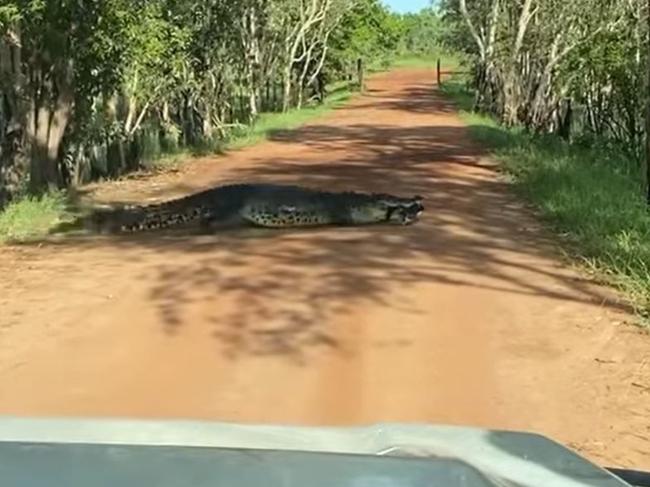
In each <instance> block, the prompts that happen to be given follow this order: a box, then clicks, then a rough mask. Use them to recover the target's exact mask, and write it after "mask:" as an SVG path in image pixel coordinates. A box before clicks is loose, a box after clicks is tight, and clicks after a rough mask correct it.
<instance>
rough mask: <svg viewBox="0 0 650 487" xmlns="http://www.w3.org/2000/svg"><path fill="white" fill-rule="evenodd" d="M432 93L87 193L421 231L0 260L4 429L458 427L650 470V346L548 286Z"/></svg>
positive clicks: (73, 245) (470, 147)
mask: <svg viewBox="0 0 650 487" xmlns="http://www.w3.org/2000/svg"><path fill="white" fill-rule="evenodd" d="M434 79H435V78H434V75H433V73H432V72H430V71H422V70H402V71H395V72H392V73H389V74H382V75H378V76H375V77H373V78H372V79H371V80H370V81H369V91H368V92H367V93H366V94H365V95H364V96H360V97H357V98H355V99H354V100H353V101H352V102H351V103H350V104H349V105H348V106H346V107H345V108H342V109H339V110H335V111H334V112H332V113H330V114H329V115H327V116H325V117H323V118H320V119H318V120H316V121H314V122H313V123H311V124H309V125H307V126H305V127H303V128H302V129H300V130H296V131H292V132H284V133H278V134H275V135H274V136H273V137H272V138H271V140H270V141H268V142H265V143H262V144H259V145H257V146H255V147H251V148H247V149H244V150H240V151H237V152H233V153H230V154H228V155H227V156H225V157H214V158H204V159H199V160H196V161H192V162H189V163H187V164H185V165H183V166H182V168H181V169H180V170H179V171H177V172H174V173H170V174H164V175H158V176H153V177H146V178H139V179H131V180H125V181H121V182H116V183H110V184H103V185H98V186H96V187H93V188H92V189H93V191H94V197H95V198H96V199H98V200H106V201H108V200H111V201H121V202H127V201H129V202H133V201H138V202H143V201H149V200H152V201H153V200H159V199H167V198H171V197H175V196H179V195H182V194H185V193H187V192H189V191H193V190H198V189H204V188H207V187H209V186H212V185H215V184H222V183H227V182H235V181H246V182H251V181H276V182H288V183H299V184H303V185H307V186H313V187H320V188H330V189H344V188H345V189H359V190H369V191H384V192H386V191H390V192H392V193H397V194H403V195H412V194H421V195H423V196H424V198H425V206H426V211H425V213H424V215H423V218H422V220H421V222H420V223H418V224H416V225H413V226H409V227H372V228H370V227H368V228H346V229H342V228H327V229H317V230H309V231H257V230H256V231H250V230H249V231H243V230H240V231H230V232H226V233H223V234H218V235H209V236H179V235H165V234H148V235H141V236H137V237H110V238H109V237H101V238H94V237H93V238H66V239H63V240H61V241H58V242H48V243H43V244H42V245H40V246H35V245H31V246H29V245H24V246H13V247H4V248H2V253H1V257H0V273H1V274H2V276H3V278H2V280H1V281H0V342H1V343H2V346H1V347H0V413H3V414H19V415H84V416H98V415H101V416H131V417H149V418H150V417H183V418H209V419H213V420H226V421H243V422H282V423H293V424H311V425H314V424H318V425H332V424H336V425H351V424H367V423H373V422H384V421H422V422H433V423H452V424H467V425H477V426H483V427H491V428H507V429H523V430H531V431H537V432H540V433H543V434H546V435H549V436H551V437H553V438H555V439H557V440H558V441H560V442H563V443H564V444H568V445H569V446H571V447H573V448H576V449H578V450H579V451H580V452H582V453H583V454H585V455H586V456H588V457H589V458H591V459H593V460H594V461H596V462H598V463H601V464H609V465H623V466H635V467H638V468H650V442H649V440H648V438H649V437H650V421H649V420H648V418H649V417H650V380H649V379H648V377H649V376H650V365H649V362H650V339H649V338H648V336H647V334H645V333H643V332H642V331H640V330H639V329H638V328H635V327H634V326H631V325H629V324H626V322H627V321H629V316H628V315H627V314H626V310H625V307H624V306H623V305H622V303H621V301H620V300H617V299H616V296H615V295H614V294H613V293H612V292H611V291H609V290H606V289H603V288H600V287H597V286H595V285H593V284H592V283H590V282H589V280H588V279H586V278H585V277H584V276H582V275H581V274H579V273H577V272H575V271H573V270H571V269H569V268H568V267H567V266H566V265H564V264H562V262H561V261H560V260H559V258H558V257H557V255H558V254H557V253H556V251H555V249H554V248H553V245H552V243H551V242H549V240H548V239H547V238H545V236H544V233H543V232H542V231H541V230H540V229H539V225H537V224H536V222H535V219H534V218H533V217H532V216H531V214H530V212H529V211H528V210H527V209H526V208H525V207H524V205H522V204H521V203H520V202H519V201H518V200H517V199H516V198H514V197H513V196H512V195H511V192H510V189H509V188H508V186H507V183H505V182H504V181H503V180H502V179H501V178H500V177H499V176H498V174H497V173H496V172H495V171H494V168H493V167H492V166H491V165H490V163H489V162H488V161H485V160H484V159H483V158H482V157H481V151H480V150H479V148H478V147H477V146H476V145H475V144H473V143H472V142H471V141H470V139H469V137H468V132H467V130H466V127H464V126H463V124H462V123H461V121H460V120H459V118H458V116H457V114H456V113H455V111H454V109H453V107H452V106H451V105H450V104H449V103H448V102H446V101H445V100H444V99H443V98H442V97H441V96H440V95H439V94H438V93H436V92H435V90H434V86H433V80H434Z"/></svg>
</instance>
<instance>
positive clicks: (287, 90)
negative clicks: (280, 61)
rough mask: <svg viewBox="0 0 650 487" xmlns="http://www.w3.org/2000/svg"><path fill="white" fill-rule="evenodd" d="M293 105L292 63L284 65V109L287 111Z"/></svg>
mask: <svg viewBox="0 0 650 487" xmlns="http://www.w3.org/2000/svg"><path fill="white" fill-rule="evenodd" d="M290 105H291V64H289V65H287V66H285V67H284V71H283V74H282V111H283V112H287V111H288V110H289V108H290Z"/></svg>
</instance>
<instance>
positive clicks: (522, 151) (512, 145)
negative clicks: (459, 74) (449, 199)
mask: <svg viewBox="0 0 650 487" xmlns="http://www.w3.org/2000/svg"><path fill="white" fill-rule="evenodd" d="M442 89H443V91H444V92H445V93H446V94H447V95H448V96H449V97H450V98H452V99H453V100H454V101H455V102H456V104H457V105H458V107H459V108H460V110H461V117H462V119H463V120H464V121H465V122H466V123H467V125H468V126H469V130H470V133H471V134H472V136H473V138H474V139H476V140H477V141H478V142H480V143H481V144H482V145H483V146H484V147H486V148H487V149H488V150H489V151H490V152H491V154H492V156H493V157H494V158H495V160H497V161H499V162H500V163H501V165H502V167H503V168H504V169H505V171H506V172H507V174H508V175H509V176H510V177H511V179H512V181H513V184H514V187H515V189H516V191H517V192H518V193H519V194H520V195H521V196H523V197H524V198H525V199H527V200H528V201H530V202H531V203H533V204H534V205H535V206H536V207H537V208H538V209H539V211H540V213H541V216H542V218H543V219H544V220H545V221H546V222H547V223H548V224H549V225H550V226H551V227H552V229H553V230H554V231H555V232H556V233H557V234H558V235H559V236H560V237H561V238H560V241H561V243H562V244H563V247H564V249H565V250H566V251H567V254H569V255H570V256H571V257H572V258H573V259H574V260H575V261H577V262H579V263H581V264H583V265H584V266H585V267H586V268H587V269H588V270H589V271H591V272H592V273H593V274H594V275H596V276H597V277H599V278H600V280H601V281H603V282H606V283H608V284H610V285H614V286H615V287H617V288H618V289H621V290H622V291H623V292H624V293H625V294H626V295H627V296H629V298H630V302H631V303H632V305H633V306H634V307H635V309H636V311H637V312H638V313H639V314H640V315H641V316H642V317H644V318H645V319H646V321H647V319H648V318H650V212H649V211H648V208H647V207H646V205H645V202H644V199H643V192H642V184H641V181H643V178H642V175H641V169H640V168H639V167H638V165H637V164H636V163H635V162H633V161H631V160H629V159H628V158H626V157H625V156H624V155H623V152H622V151H620V150H619V151H617V150H616V149H615V148H613V147H610V146H607V144H605V143H603V142H602V141H601V142H598V141H590V142H589V144H586V143H579V142H576V143H568V142H566V141H564V140H562V139H561V138H559V137H556V136H535V135H531V134H528V133H526V132H525V131H524V130H522V129H517V128H515V129H507V128H505V127H502V126H500V125H499V124H498V123H496V122H495V120H494V119H492V118H491V117H487V116H484V115H480V114H476V113H472V112H471V111H470V110H471V105H472V96H471V95H470V94H469V92H468V90H467V89H466V88H465V84H464V81H463V80H462V79H461V78H452V79H450V80H447V81H446V82H445V83H443V87H442Z"/></svg>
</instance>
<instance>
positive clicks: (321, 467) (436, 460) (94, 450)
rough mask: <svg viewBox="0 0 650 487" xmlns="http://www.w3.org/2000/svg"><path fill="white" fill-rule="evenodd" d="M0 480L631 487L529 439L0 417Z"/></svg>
mask: <svg viewBox="0 0 650 487" xmlns="http://www.w3.org/2000/svg"><path fill="white" fill-rule="evenodd" d="M99 473H101V475H100V474H99ZM25 475H29V480H30V481H29V482H27V481H26V480H25V479H26V477H25ZM0 478H2V479H3V481H2V485H3V486H13V485H30V486H35V487H37V486H38V487H40V486H41V485H43V486H45V485H47V486H48V487H55V486H56V487H58V486H59V485H61V486H63V485H66V487H74V486H75V485H79V486H81V485H84V486H86V487H90V486H95V485H102V486H103V485H106V486H108V485H122V486H130V485H134V486H135V485H159V486H161V487H162V486H180V485H183V486H185V485H193V486H197V487H198V486H201V487H203V486H214V485H224V486H226V485H227V486H229V487H244V486H246V487H248V486H262V485H264V486H268V487H276V486H278V487H279V486H282V487H294V486H296V487H298V486H301V487H302V486H305V487H307V486H308V487H319V486H323V487H324V486H326V485H327V486H336V487H347V486H350V487H352V486H354V487H365V486H373V487H393V486H398V485H399V486H400V487H411V486H412V487H420V486H422V487H423V486H425V485H426V486H428V487H432V486H437V485H440V486H444V487H455V486H467V487H493V486H517V487H542V486H544V487H547V486H558V487H586V486H591V487H593V486H597V487H621V486H624V485H627V484H625V483H623V482H622V481H621V480H619V479H618V478H616V477H614V476H613V475H612V474H610V473H609V472H607V471H605V470H604V469H601V468H600V467H597V466H596V465H594V464H592V463H590V462H589V461H587V460H586V459H584V458H582V457H580V456H579V455H578V454H576V453H575V452H573V451H571V450H569V449H567V448H565V447H564V446H562V445H560V444H559V443H557V442H554V441H552V440H550V439H548V438H546V437H543V436H540V435H537V434H532V433H527V432H516V431H497V430H487V429H480V428H469V427H459V426H444V425H441V426H439V425H429V424H375V425H370V426H362V427H350V428H344V427H340V428H338V427H301V426H279V425H278V426H275V425H255V424H232V423H216V422H206V421H178V420H173V421H167V420H160V421H158V420H125V419H61V418H52V419H50V418H16V417H3V418H0ZM38 479H42V482H43V483H39V482H38ZM54 479H60V483H57V482H54ZM182 479H185V480H182ZM190 479H192V481H190ZM12 482H15V483H12ZM177 482H180V483H177Z"/></svg>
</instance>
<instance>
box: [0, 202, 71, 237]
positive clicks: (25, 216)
mask: <svg viewBox="0 0 650 487" xmlns="http://www.w3.org/2000/svg"><path fill="white" fill-rule="evenodd" d="M70 220H72V213H71V212H70V211H69V209H68V200H67V198H66V195H65V194H64V193H63V192H58V193H55V192H53V193H47V194H45V195H43V196H39V197H36V196H28V197H24V198H20V199H18V200H16V201H14V202H12V203H10V204H9V205H8V206H7V207H6V208H5V209H4V210H3V211H2V212H0V242H6V241H26V240H30V239H33V238H39V237H42V236H44V235H46V234H47V233H48V232H49V231H50V230H51V229H52V228H54V227H56V226H57V225H60V224H62V223H65V222H69V221H70Z"/></svg>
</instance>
